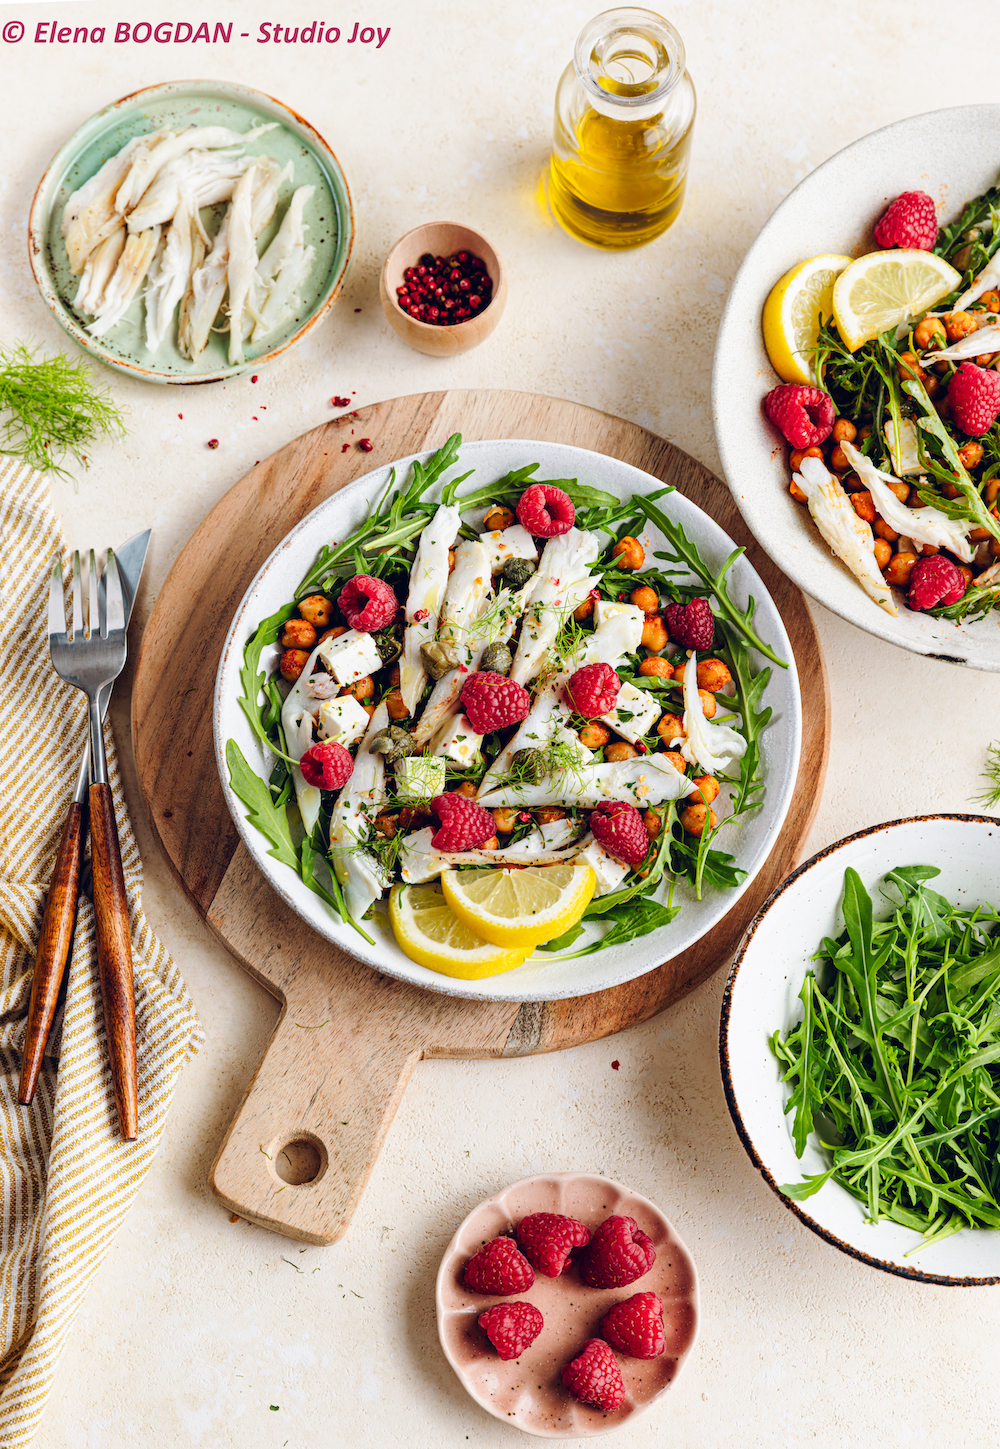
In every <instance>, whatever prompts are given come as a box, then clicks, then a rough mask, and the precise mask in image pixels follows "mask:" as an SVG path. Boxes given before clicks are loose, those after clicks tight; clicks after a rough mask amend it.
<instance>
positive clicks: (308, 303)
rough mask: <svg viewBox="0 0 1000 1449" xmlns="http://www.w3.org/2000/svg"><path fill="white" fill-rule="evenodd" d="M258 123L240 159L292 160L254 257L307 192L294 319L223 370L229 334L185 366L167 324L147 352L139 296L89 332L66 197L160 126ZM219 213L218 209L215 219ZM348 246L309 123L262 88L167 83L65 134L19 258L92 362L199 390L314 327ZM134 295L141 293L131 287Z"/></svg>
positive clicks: (332, 182)
mask: <svg viewBox="0 0 1000 1449" xmlns="http://www.w3.org/2000/svg"><path fill="white" fill-rule="evenodd" d="M261 121H265V122H266V121H279V122H280V123H281V128H280V129H279V130H275V131H269V132H267V134H266V135H263V136H261V137H259V139H258V140H256V141H252V142H251V143H250V144H249V146H248V147H247V151H248V154H261V155H269V156H274V157H275V159H276V160H277V161H280V162H281V164H282V165H284V164H285V163H286V162H287V161H293V162H294V165H295V174H294V176H293V178H292V180H291V181H284V182H282V185H281V190H280V192H279V199H278V206H277V209H276V211H275V215H274V218H273V219H272V220H271V222H269V224H268V225H267V227H265V229H264V231H263V232H262V233H261V236H260V239H259V242H258V246H259V249H260V251H261V252H263V250H264V248H265V247H266V246H267V245H268V244H269V243H270V241H271V238H272V237H273V236H274V234H275V232H276V231H277V229H278V226H279V225H280V220H281V217H282V216H283V215H284V211H285V207H286V206H287V203H288V200H289V198H290V197H291V194H292V192H293V191H294V190H295V188H296V187H298V186H304V185H306V184H312V185H314V186H315V187H316V191H315V193H314V195H313V196H312V197H311V198H310V200H309V202H308V203H307V205H306V208H305V220H306V223H307V225H308V227H309V231H308V233H307V241H308V242H309V244H310V245H311V246H314V247H315V248H316V259H315V261H314V262H313V267H312V271H311V272H310V274H309V277H308V279H307V280H306V282H305V283H303V286H302V288H301V289H300V296H301V298H302V305H301V307H300V309H299V313H298V315H297V316H296V317H294V318H290V319H289V320H288V321H287V322H285V323H283V324H282V325H281V326H280V327H278V328H277V329H276V330H275V332H274V334H273V336H272V337H271V338H270V339H269V341H268V342H266V343H261V344H258V346H257V348H256V349H255V348H253V347H252V346H251V345H250V344H249V343H246V344H244V346H245V352H246V361H245V362H243V363H241V364H239V365H237V366H230V364H229V360H228V334H225V333H214V332H213V333H212V334H211V336H210V338H209V342H208V346H207V347H206V348H205V350H204V352H203V353H202V354H201V356H200V357H199V358H197V359H195V360H194V361H191V360H189V359H188V358H185V357H182V356H181V354H180V352H179V351H178V348H177V341H176V320H175V323H174V325H173V326H172V327H171V330H170V334H169V336H168V337H167V338H166V339H165V340H164V341H163V343H162V344H161V346H160V347H159V348H158V349H157V351H156V352H155V353H151V352H149V351H148V350H147V348H146V343H145V332H144V326H143V303H142V300H141V296H137V297H136V298H135V299H133V302H132V305H131V306H130V307H129V310H128V312H127V313H126V315H125V317H124V318H123V319H122V321H121V322H120V323H119V324H118V325H117V326H116V327H113V328H112V329H111V331H110V332H109V333H107V334H106V335H105V336H104V337H101V338H95V337H92V336H91V335H90V333H89V332H88V331H87V329H86V327H85V326H84V324H83V321H82V319H81V318H80V317H78V316H77V314H76V313H75V312H74V311H73V309H72V300H73V297H74V296H75V294H76V290H77V286H78V284H79V278H78V277H76V276H74V275H73V273H72V272H71V270H70V266H69V258H68V257H67V255H66V247H65V244H64V242H63V239H62V233H61V230H60V223H61V218H62V210H63V205H64V204H65V202H66V199H67V198H68V196H69V195H70V194H71V192H72V191H74V190H75V189H76V187H77V186H79V185H80V184H81V183H82V182H83V181H85V180H86V179H87V178H88V177H90V176H93V175H94V173H95V172H96V171H97V170H98V169H99V167H100V166H101V165H102V164H103V162H104V161H105V160H106V159H107V158H108V156H111V155H113V154H114V153H115V152H117V151H118V150H120V149H121V147H122V146H123V145H124V144H125V142H126V141H128V140H130V139H131V138H132V137H133V136H136V135H140V134H143V133H145V132H148V131H155V130H157V129H158V128H159V127H161V126H170V127H173V128H174V129H180V127H182V126H187V125H191V124H198V125H202V124H208V123H210V124H213V125H227V126H230V127H232V129H234V130H237V131H246V130H248V129H249V128H250V127H251V126H252V125H255V124H257V123H259V122H261ZM222 209H223V208H222V206H221V205H220V207H219V213H220V215H221V212H222ZM353 244H354V209H353V206H352V204H351V194H350V192H349V190H348V187H347V180H346V178H345V176H344V173H343V172H342V171H341V169H340V163H339V162H338V161H337V158H336V156H335V155H334V154H333V152H332V151H331V149H330V147H329V146H328V145H327V143H326V141H324V139H323V137H322V136H321V135H320V134H319V132H318V131H316V130H315V129H314V128H313V127H312V126H310V124H309V122H308V121H305V120H303V119H302V117H301V116H299V115H296V113H295V112H294V111H293V110H290V109H289V107H288V106H286V105H283V104H282V102H281V101H277V100H274V99H273V97H271V96H268V95H265V93H264V92H263V91H257V90H252V89H251V88H250V87H249V86H241V85H235V84H233V83H232V82H231V81H214V80H193V81H169V82H167V83H166V84H164V85H156V86H147V87H146V88H145V89H144V90H141V91H135V92H134V93H133V94H132V95H128V96H123V97H122V99H121V100H119V101H115V102H114V103H113V104H112V105H109V106H105V107H104V108H103V110H100V111H98V112H97V114H96V115H93V116H91V118H90V120H89V121H85V122H84V124H83V125H82V126H81V127H80V128H79V129H78V130H77V131H75V132H74V133H73V135H72V136H70V138H69V140H68V141H67V142H66V143H65V145H63V146H62V147H60V149H59V150H58V151H57V152H56V154H55V156H54V157H53V159H52V161H51V162H50V164H49V167H48V169H47V170H46V172H45V174H44V176H43V177H42V179H41V181H40V182H39V183H38V188H37V190H36V192H35V196H34V200H33V201H32V204H31V212H30V215H29V218H28V255H29V258H30V261H31V270H32V272H33V273H34V276H35V281H36V282H37V284H38V290H39V291H40V292H41V294H42V298H43V300H44V302H45V303H46V305H47V306H48V307H49V309H50V310H51V312H52V314H53V316H54V317H55V319H56V321H57V322H58V323H59V325H60V327H62V328H63V330H64V331H65V332H67V333H68V334H69V335H70V337H72V338H73V340H74V341H75V342H77V343H79V345H80V346H81V347H82V348H83V349H84V350H85V351H86V352H88V353H89V354H90V355H91V357H94V358H96V359H97V360H98V361H100V362H104V363H107V365H108V366H109V367H115V368H119V369H121V370H122V371H123V372H126V373H127V374H128V375H129V376H131V377H137V378H141V379H143V380H144V381H146V382H159V383H202V382H218V381H219V380H220V379H222V378H227V377H237V376H239V375H240V374H241V373H244V372H247V371H249V370H251V369H255V368H260V367H263V366H264V365H265V364H266V363H268V362H271V361H273V360H274V358H276V357H280V356H281V354H282V353H283V352H286V351H287V350H288V348H289V347H291V346H293V344H294V343H296V342H298V340H299V339H300V338H301V337H303V336H305V334H306V333H307V332H309V331H311V329H312V328H314V327H316V326H317V325H318V324H319V323H320V322H321V321H322V320H323V318H324V317H325V316H326V314H327V313H328V312H329V310H330V308H331V307H332V306H333V304H334V302H336V300H337V298H338V296H339V295H340V292H341V288H342V287H343V285H344V278H345V276H346V274H347V267H348V263H349V261H350V256H351V249H352V247H353ZM140 291H141V289H140Z"/></svg>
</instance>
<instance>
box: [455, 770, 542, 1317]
mask: <svg viewBox="0 0 1000 1449" xmlns="http://www.w3.org/2000/svg"><path fill="white" fill-rule="evenodd" d="M462 798H463V799H464V798H465V797H464V796H463V797H462ZM534 1281H535V1275H534V1272H533V1271H532V1267H531V1264H530V1263H529V1262H528V1260H527V1258H525V1257H522V1255H521V1253H520V1252H519V1251H518V1247H517V1244H516V1243H515V1242H514V1239H513V1238H494V1239H493V1240H492V1242H489V1243H484V1244H483V1246H482V1247H481V1248H480V1249H479V1252H478V1253H476V1254H475V1255H474V1256H473V1257H471V1258H470V1259H469V1261H468V1263H466V1265H465V1286H466V1287H467V1288H471V1289H472V1291H473V1292H474V1293H493V1294H495V1295H496V1296H497V1297H498V1298H513V1296H514V1294H515V1293H524V1292H526V1291H527V1289H529V1288H530V1287H531V1285H532V1283H534Z"/></svg>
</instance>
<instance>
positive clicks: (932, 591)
mask: <svg viewBox="0 0 1000 1449" xmlns="http://www.w3.org/2000/svg"><path fill="white" fill-rule="evenodd" d="M964 593H965V579H964V577H963V576H962V574H961V573H960V572H959V570H958V569H957V568H956V567H955V565H954V564H953V563H952V561H951V559H950V558H945V557H944V555H943V554H940V553H935V554H931V556H930V558H921V559H918V560H917V562H916V564H915V565H914V569H913V572H912V574H911V575H910V592H909V593H908V594H907V596H906V602H907V603H908V604H909V606H910V608H911V609H933V608H934V606H935V605H936V604H957V603H958V601H959V599H960V598H961V597H962V595H963V594H964Z"/></svg>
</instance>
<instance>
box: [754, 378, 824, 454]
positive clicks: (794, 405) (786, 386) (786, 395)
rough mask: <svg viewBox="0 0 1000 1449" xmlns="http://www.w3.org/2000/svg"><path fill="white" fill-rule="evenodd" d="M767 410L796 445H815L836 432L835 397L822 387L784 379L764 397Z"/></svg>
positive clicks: (766, 412)
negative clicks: (834, 428) (808, 385)
mask: <svg viewBox="0 0 1000 1449" xmlns="http://www.w3.org/2000/svg"><path fill="white" fill-rule="evenodd" d="M764 412H765V414H766V416H767V419H768V421H769V422H772V423H773V424H774V426H775V427H776V428H778V429H779V431H780V432H781V433H782V435H783V437H784V439H785V441H786V442H787V443H791V445H792V447H793V448H815V447H816V446H818V444H820V443H825V442H826V440H827V438H828V437H829V436H830V434H831V433H832V432H833V425H834V422H835V421H836V416H837V415H836V411H835V409H834V406H833V398H832V397H831V396H830V394H829V393H828V392H823V390H822V389H821V388H818V387H805V386H804V385H803V384H802V383H799V382H783V383H781V384H780V385H779V386H778V387H772V389H771V391H770V392H769V393H768V394H767V396H766V397H765V399H764Z"/></svg>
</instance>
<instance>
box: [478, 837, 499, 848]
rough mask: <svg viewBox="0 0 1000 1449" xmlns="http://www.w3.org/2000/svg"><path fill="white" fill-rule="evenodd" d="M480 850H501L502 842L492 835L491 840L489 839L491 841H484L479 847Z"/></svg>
mask: <svg viewBox="0 0 1000 1449" xmlns="http://www.w3.org/2000/svg"><path fill="white" fill-rule="evenodd" d="M479 849H480V850H499V849H500V842H499V840H498V839H497V837H496V836H495V835H491V836H490V838H489V840H484V841H483V843H482V845H481V846H480V847H479Z"/></svg>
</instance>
